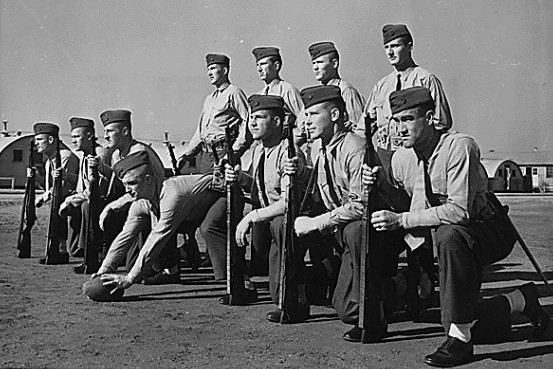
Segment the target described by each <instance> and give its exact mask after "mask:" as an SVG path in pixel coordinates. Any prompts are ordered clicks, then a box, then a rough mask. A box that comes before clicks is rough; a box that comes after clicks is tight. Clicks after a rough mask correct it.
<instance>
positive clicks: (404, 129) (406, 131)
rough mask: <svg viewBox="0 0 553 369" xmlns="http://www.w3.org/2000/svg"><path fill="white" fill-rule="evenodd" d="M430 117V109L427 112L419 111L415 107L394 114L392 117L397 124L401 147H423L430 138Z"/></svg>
mask: <svg viewBox="0 0 553 369" xmlns="http://www.w3.org/2000/svg"><path fill="white" fill-rule="evenodd" d="M428 114H430V117H429V115H428ZM431 118H432V115H431V111H430V112H429V113H427V114H424V113H419V108H417V107H415V108H412V109H406V110H403V111H400V112H398V113H396V114H394V116H393V117H392V119H393V120H394V122H396V124H397V125H398V126H399V138H400V139H401V141H402V142H403V147H405V148H408V149H410V148H412V147H414V148H422V147H425V145H426V144H427V143H428V142H429V141H430V140H431V139H432V128H431V126H430V122H431Z"/></svg>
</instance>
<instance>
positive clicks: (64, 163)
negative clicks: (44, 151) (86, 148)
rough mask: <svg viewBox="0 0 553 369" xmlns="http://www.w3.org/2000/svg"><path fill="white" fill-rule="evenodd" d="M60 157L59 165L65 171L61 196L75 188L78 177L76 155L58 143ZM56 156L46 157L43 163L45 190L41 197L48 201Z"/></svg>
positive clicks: (77, 159)
mask: <svg viewBox="0 0 553 369" xmlns="http://www.w3.org/2000/svg"><path fill="white" fill-rule="evenodd" d="M60 158H61V167H62V168H63V169H64V171H65V177H66V178H65V179H63V180H62V182H61V189H62V190H61V192H62V194H63V197H64V198H65V197H67V196H68V195H69V194H70V193H71V192H73V191H75V188H76V187H77V179H78V173H79V158H78V157H77V155H75V154H74V153H73V151H71V150H69V148H68V147H67V146H65V145H64V144H61V143H60ZM55 161H56V158H55V156H54V157H52V158H46V162H45V163H44V169H45V172H46V173H45V189H44V190H45V191H44V194H43V195H42V196H43V199H44V200H45V201H48V200H49V199H50V197H51V196H52V187H53V184H54V177H52V172H53V171H54V168H55V167H56V164H55Z"/></svg>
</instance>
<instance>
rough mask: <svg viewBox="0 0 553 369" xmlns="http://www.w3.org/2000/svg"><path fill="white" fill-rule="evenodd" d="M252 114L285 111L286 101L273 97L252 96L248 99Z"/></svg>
mask: <svg viewBox="0 0 553 369" xmlns="http://www.w3.org/2000/svg"><path fill="white" fill-rule="evenodd" d="M248 104H250V109H251V112H252V113H253V112H255V111H258V110H275V109H279V110H284V99H283V98H282V97H280V96H273V95H251V96H250V97H249V98H248Z"/></svg>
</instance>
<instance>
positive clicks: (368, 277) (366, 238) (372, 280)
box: [359, 119, 387, 343]
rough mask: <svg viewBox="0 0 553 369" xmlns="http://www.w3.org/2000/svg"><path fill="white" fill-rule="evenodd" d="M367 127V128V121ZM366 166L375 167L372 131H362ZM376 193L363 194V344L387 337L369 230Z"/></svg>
mask: <svg viewBox="0 0 553 369" xmlns="http://www.w3.org/2000/svg"><path fill="white" fill-rule="evenodd" d="M365 123H366V127H370V124H368V123H369V121H368V119H367V121H366V122H365ZM365 140H366V143H365V145H366V146H365V147H366V152H365V163H366V164H368V165H369V167H371V168H372V167H374V166H376V165H377V158H376V152H375V150H374V146H373V143H372V137H371V130H370V129H368V128H366V129H365ZM375 196H376V193H375V191H374V190H373V189H372V188H370V187H369V186H367V187H366V188H365V191H364V196H363V197H364V210H363V218H362V222H363V229H362V231H361V262H360V265H361V266H360V273H359V327H360V328H361V329H362V335H361V341H362V342H363V343H367V342H376V341H379V340H380V339H382V338H383V337H384V336H385V335H386V331H387V322H386V316H385V314H384V296H383V286H382V277H381V275H380V273H379V272H378V270H377V268H375V266H376V265H377V263H378V260H375V254H376V252H375V247H376V245H375V244H374V240H373V239H372V235H373V232H374V231H373V230H371V228H372V227H371V205H372V204H374V202H375V201H374V197H375Z"/></svg>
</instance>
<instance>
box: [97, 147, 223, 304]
mask: <svg viewBox="0 0 553 369" xmlns="http://www.w3.org/2000/svg"><path fill="white" fill-rule="evenodd" d="M113 170H114V171H115V173H116V175H117V176H118V177H119V178H120V179H121V181H122V182H123V184H124V185H125V188H126V189H127V193H128V194H129V195H130V196H131V197H132V199H133V201H132V204H131V207H130V209H129V215H128V217H127V220H126V221H125V225H124V226H123V230H122V231H121V233H120V234H119V235H118V236H117V237H116V238H115V240H114V241H113V243H112V244H111V247H110V248H109V251H108V254H107V256H106V258H105V259H104V261H103V263H102V266H101V267H100V269H99V270H98V272H97V273H96V274H94V275H93V276H92V277H93V278H94V277H96V276H98V275H100V276H101V280H102V282H103V285H104V286H105V287H109V288H113V290H112V293H114V292H115V291H117V290H124V289H126V288H129V287H130V286H131V285H133V284H134V283H137V282H139V281H141V279H142V278H143V277H146V276H147V274H148V273H151V271H152V270H153V271H154V272H155V273H157V274H156V275H163V279H164V280H163V281H157V282H158V283H156V284H164V283H165V284H168V283H179V282H180V277H179V268H178V260H179V255H178V252H176V253H175V252H174V251H175V250H176V248H173V247H166V246H167V245H168V243H169V242H174V241H175V238H174V237H173V236H174V235H175V233H176V232H177V228H178V227H179V225H180V224H181V223H182V222H184V221H199V220H202V219H203V218H204V217H205V214H206V212H207V210H209V208H210V207H211V205H212V204H213V203H214V202H215V201H216V200H217V198H219V197H220V196H219V195H218V194H217V193H216V192H215V191H211V190H205V194H204V193H200V194H197V195H194V194H193V193H192V190H193V188H194V186H195V185H196V183H197V181H198V179H199V178H200V177H201V176H194V175H188V176H177V177H172V178H169V179H167V180H165V181H161V180H159V179H158V177H157V176H155V175H153V170H152V166H151V164H150V161H149V159H148V153H147V152H145V151H139V152H137V153H135V154H131V155H129V156H127V157H125V158H124V159H122V160H121V161H119V162H117V163H116V164H115V165H114V166H113ZM150 227H151V232H150V233H149V235H148V237H147V238H146V240H145V242H144V244H143V246H142V248H141V249H140V253H139V255H138V258H137V259H136V261H135V262H134V264H133V265H132V267H131V269H130V271H129V272H128V273H127V274H116V273H113V272H115V271H116V269H117V268H118V267H119V266H121V265H123V264H124V261H125V258H126V255H127V252H128V250H129V248H130V247H131V245H132V244H133V242H134V241H135V240H136V238H137V237H138V236H139V234H140V233H141V232H142V231H144V230H146V229H148V228H150ZM208 247H209V246H208ZM160 272H161V273H160Z"/></svg>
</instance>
